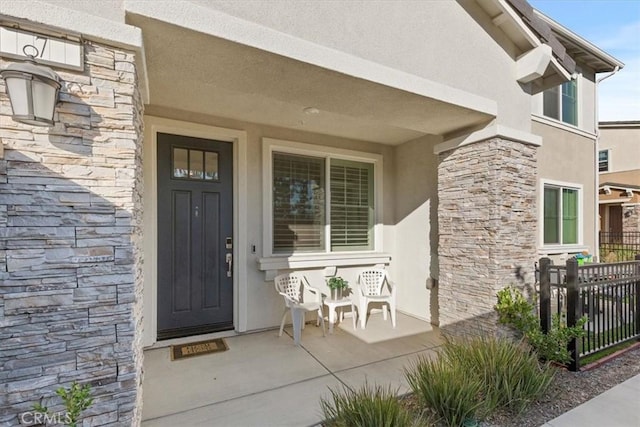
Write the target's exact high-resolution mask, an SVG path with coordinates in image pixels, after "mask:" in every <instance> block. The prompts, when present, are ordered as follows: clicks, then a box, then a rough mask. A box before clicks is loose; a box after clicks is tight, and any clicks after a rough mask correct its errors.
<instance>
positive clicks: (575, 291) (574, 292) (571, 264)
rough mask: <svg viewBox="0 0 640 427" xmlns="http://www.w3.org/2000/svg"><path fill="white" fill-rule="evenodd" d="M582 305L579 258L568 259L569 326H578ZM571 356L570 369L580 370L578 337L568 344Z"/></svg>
mask: <svg viewBox="0 0 640 427" xmlns="http://www.w3.org/2000/svg"><path fill="white" fill-rule="evenodd" d="M581 309H582V307H581V304H580V288H579V284H578V260H576V259H575V258H571V259H569V260H567V327H571V326H576V323H577V322H578V319H580V318H581V317H582V310H581ZM567 349H568V350H569V353H570V356H571V359H572V360H571V363H570V364H569V370H570V371H573V372H576V371H579V370H580V351H579V350H578V340H577V339H576V338H574V339H572V340H571V341H569V344H568V345H567Z"/></svg>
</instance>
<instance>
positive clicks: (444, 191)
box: [438, 138, 537, 335]
mask: <svg viewBox="0 0 640 427" xmlns="http://www.w3.org/2000/svg"><path fill="white" fill-rule="evenodd" d="M438 160H439V164H438V197H439V205H438V227H439V247H438V258H439V263H440V277H439V284H438V287H439V289H438V298H439V306H440V326H441V328H442V329H443V331H445V332H447V333H450V334H454V335H459V334H462V333H464V334H466V333H470V334H478V333H482V332H483V331H485V332H493V331H496V330H497V327H496V319H497V317H496V316H495V313H494V309H493V306H494V305H495V303H496V292H497V291H498V290H500V289H501V288H503V287H505V286H507V285H509V284H516V283H518V282H520V283H522V281H521V280H520V279H519V278H518V277H517V274H520V275H524V280H525V281H526V282H528V283H532V282H533V279H534V276H533V274H534V272H533V266H534V262H535V260H536V232H537V211H536V179H537V177H536V173H537V166H536V165H537V163H536V147H535V146H531V145H525V144H522V143H519V142H513V141H509V140H504V139H499V138H495V139H490V140H487V141H482V142H478V143H474V144H470V145H467V146H463V147H460V148H457V149H455V150H453V151H448V152H445V153H441V154H440V155H439V159H438Z"/></svg>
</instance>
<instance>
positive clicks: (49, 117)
mask: <svg viewBox="0 0 640 427" xmlns="http://www.w3.org/2000/svg"><path fill="white" fill-rule="evenodd" d="M0 75H1V76H2V78H3V79H4V81H5V83H6V87H7V93H8V95H9V100H10V101H11V108H12V110H13V116H12V118H13V120H15V121H17V122H21V123H26V124H29V125H33V126H53V124H54V122H53V112H54V109H55V106H56V102H57V101H58V91H59V90H60V86H61V84H60V81H59V80H60V79H59V77H58V75H57V74H56V73H55V72H54V71H53V70H52V69H51V68H49V67H44V66H41V65H37V64H36V63H35V61H30V62H27V63H21V64H12V65H10V66H9V67H7V68H6V69H4V70H2V71H0Z"/></svg>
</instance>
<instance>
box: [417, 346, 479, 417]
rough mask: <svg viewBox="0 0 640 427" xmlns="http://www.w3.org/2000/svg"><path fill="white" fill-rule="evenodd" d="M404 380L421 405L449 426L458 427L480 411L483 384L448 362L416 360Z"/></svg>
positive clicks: (438, 359)
mask: <svg viewBox="0 0 640 427" xmlns="http://www.w3.org/2000/svg"><path fill="white" fill-rule="evenodd" d="M405 377H406V379H407V382H408V383H409V386H410V387H411V389H412V390H413V392H414V394H415V395H416V396H417V397H418V400H419V401H420V403H421V404H423V405H425V406H427V407H429V408H431V409H432V410H434V411H435V412H436V413H437V414H438V415H439V416H440V417H441V418H442V420H443V421H444V422H445V423H446V424H447V425H448V426H452V427H453V426H460V425H462V424H463V423H464V422H465V420H468V419H473V418H475V417H476V416H477V414H478V412H479V411H480V410H481V408H482V405H483V402H482V399H481V398H480V396H481V392H482V388H483V385H482V381H481V380H480V379H478V378H477V377H471V376H469V375H468V373H467V372H466V371H465V370H463V369H459V366H456V365H455V364H454V363H451V361H450V360H448V359H447V357H446V355H443V357H439V358H437V359H435V360H431V359H428V358H426V357H419V358H418V360H417V362H416V363H415V364H414V365H411V366H410V367H409V368H408V369H405Z"/></svg>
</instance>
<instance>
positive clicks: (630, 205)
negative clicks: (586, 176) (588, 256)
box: [598, 121, 640, 244]
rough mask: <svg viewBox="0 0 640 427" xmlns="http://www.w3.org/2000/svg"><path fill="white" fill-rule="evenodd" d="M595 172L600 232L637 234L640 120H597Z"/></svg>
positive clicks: (639, 191) (639, 212)
mask: <svg viewBox="0 0 640 427" xmlns="http://www.w3.org/2000/svg"><path fill="white" fill-rule="evenodd" d="M598 172H599V174H600V185H599V196H598V197H599V202H600V209H599V213H600V231H603V232H605V233H614V235H613V236H606V239H607V241H608V240H610V239H609V237H612V238H613V239H614V240H616V239H617V240H620V239H621V238H622V236H621V233H623V232H636V233H640V121H620V122H600V145H599V147H598ZM616 235H617V236H616ZM638 243H639V244H640V239H638Z"/></svg>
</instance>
